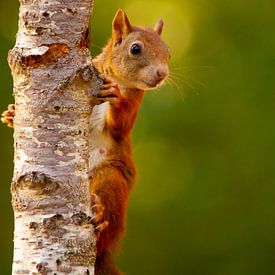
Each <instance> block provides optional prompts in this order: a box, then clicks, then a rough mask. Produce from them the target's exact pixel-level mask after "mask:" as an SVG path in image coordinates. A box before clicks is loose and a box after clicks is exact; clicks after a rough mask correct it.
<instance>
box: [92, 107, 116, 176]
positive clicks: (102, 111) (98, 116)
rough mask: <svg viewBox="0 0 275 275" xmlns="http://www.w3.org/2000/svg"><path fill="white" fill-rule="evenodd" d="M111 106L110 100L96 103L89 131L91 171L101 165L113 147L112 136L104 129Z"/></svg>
mask: <svg viewBox="0 0 275 275" xmlns="http://www.w3.org/2000/svg"><path fill="white" fill-rule="evenodd" d="M109 108H110V103H109V102H104V103H102V104H100V105H96V106H95V107H94V108H93V112H92V115H91V118H90V129H91V130H90V133H89V139H90V140H89V143H90V145H89V153H90V158H89V170H90V172H91V171H92V170H93V169H94V168H95V167H96V166H98V165H100V164H101V163H102V162H103V161H104V160H105V159H106V158H107V156H108V151H109V149H110V147H111V143H112V140H111V137H110V134H109V133H108V132H107V131H104V127H105V124H106V114H107V112H108V109H109Z"/></svg>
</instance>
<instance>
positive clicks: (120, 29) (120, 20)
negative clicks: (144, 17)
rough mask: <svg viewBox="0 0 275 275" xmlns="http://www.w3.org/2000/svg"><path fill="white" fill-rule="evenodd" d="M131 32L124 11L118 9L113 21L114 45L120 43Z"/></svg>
mask: <svg viewBox="0 0 275 275" xmlns="http://www.w3.org/2000/svg"><path fill="white" fill-rule="evenodd" d="M131 31H132V26H131V24H130V22H129V19H128V17H127V15H126V13H125V12H124V10H122V9H119V10H118V11H117V13H116V15H115V17H114V20H113V37H114V39H115V43H116V44H119V43H121V41H122V39H123V38H124V37H125V36H126V35H127V34H129V33H130V32H131Z"/></svg>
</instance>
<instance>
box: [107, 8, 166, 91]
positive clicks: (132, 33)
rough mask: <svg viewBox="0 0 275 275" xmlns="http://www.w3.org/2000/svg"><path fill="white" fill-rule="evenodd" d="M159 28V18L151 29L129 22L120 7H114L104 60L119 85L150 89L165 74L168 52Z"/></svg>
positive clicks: (161, 79)
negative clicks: (115, 11)
mask: <svg viewBox="0 0 275 275" xmlns="http://www.w3.org/2000/svg"><path fill="white" fill-rule="evenodd" d="M162 28H163V21H162V20H159V21H158V22H157V23H156V25H155V27H154V29H150V28H143V27H136V26H133V25H131V24H130V22H129V19H128V18H127V16H126V14H125V12H124V11H123V10H122V9H119V10H118V11H117V13H116V15H115V17H114V19H113V29H112V37H111V40H110V42H109V44H108V45H109V47H111V49H110V48H109V49H108V61H107V63H108V66H109V67H110V71H111V74H112V77H114V78H115V80H116V81H117V82H118V83H120V84H121V85H122V86H123V87H125V88H129V89H140V90H149V89H154V88H156V87H158V86H160V85H161V84H163V82H164V80H165V79H166V78H167V76H168V74H169V68H168V62H169V59H170V53H169V48H168V46H167V45H166V44H165V43H164V42H163V40H162V39H161V37H160V35H161V32H162ZM107 47H108V46H107Z"/></svg>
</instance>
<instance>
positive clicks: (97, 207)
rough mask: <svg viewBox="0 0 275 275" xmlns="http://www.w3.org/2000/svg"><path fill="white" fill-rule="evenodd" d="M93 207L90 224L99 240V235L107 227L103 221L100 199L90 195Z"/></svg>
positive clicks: (106, 223) (102, 208)
mask: <svg viewBox="0 0 275 275" xmlns="http://www.w3.org/2000/svg"><path fill="white" fill-rule="evenodd" d="M92 196H93V197H92V199H93V205H92V207H91V208H92V213H93V216H92V218H91V223H92V224H93V225H94V226H95V233H96V235H97V238H99V235H100V233H101V232H102V231H103V230H104V229H105V228H106V227H107V226H108V225H109V223H108V221H106V220H104V206H103V204H102V202H101V199H100V197H99V196H98V195H96V194H95V193H93V194H92Z"/></svg>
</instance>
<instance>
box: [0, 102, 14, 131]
mask: <svg viewBox="0 0 275 275" xmlns="http://www.w3.org/2000/svg"><path fill="white" fill-rule="evenodd" d="M14 116H15V105H14V104H9V105H8V110H6V111H5V112H3V113H2V117H1V121H2V123H5V124H7V126H8V127H10V128H13V118H14Z"/></svg>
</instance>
